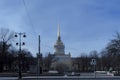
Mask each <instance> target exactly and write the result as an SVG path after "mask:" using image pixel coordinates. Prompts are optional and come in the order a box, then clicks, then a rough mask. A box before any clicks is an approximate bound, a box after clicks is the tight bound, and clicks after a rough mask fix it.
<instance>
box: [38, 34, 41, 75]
mask: <svg viewBox="0 0 120 80" xmlns="http://www.w3.org/2000/svg"><path fill="white" fill-rule="evenodd" d="M40 56H41V54H40V35H39V36H38V54H37V58H38V59H37V60H38V76H39V74H40Z"/></svg>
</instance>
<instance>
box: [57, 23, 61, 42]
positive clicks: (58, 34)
mask: <svg viewBox="0 0 120 80" xmlns="http://www.w3.org/2000/svg"><path fill="white" fill-rule="evenodd" d="M57 36H58V40H60V24H59V23H58V33H57Z"/></svg>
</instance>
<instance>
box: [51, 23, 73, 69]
mask: <svg viewBox="0 0 120 80" xmlns="http://www.w3.org/2000/svg"><path fill="white" fill-rule="evenodd" d="M54 49H55V51H54V58H53V60H52V65H51V68H52V69H56V68H57V65H58V64H64V65H66V66H67V67H68V69H69V70H71V69H72V60H71V54H70V53H68V54H65V45H64V44H63V42H62V40H61V36H60V26H59V25H58V34H57V41H56V43H55V44H54Z"/></svg>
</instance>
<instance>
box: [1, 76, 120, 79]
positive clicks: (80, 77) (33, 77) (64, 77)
mask: <svg viewBox="0 0 120 80" xmlns="http://www.w3.org/2000/svg"><path fill="white" fill-rule="evenodd" d="M0 80H18V78H17V77H0ZM22 80H120V76H115V77H114V76H97V77H96V78H94V76H39V77H36V76H27V77H23V78H22Z"/></svg>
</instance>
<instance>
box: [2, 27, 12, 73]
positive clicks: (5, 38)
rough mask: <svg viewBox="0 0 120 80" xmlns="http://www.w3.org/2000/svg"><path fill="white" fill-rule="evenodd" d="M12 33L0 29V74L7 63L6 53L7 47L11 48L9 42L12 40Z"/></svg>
mask: <svg viewBox="0 0 120 80" xmlns="http://www.w3.org/2000/svg"><path fill="white" fill-rule="evenodd" d="M13 35H14V33H13V32H12V31H10V30H9V29H5V28H1V29H0V43H1V44H0V45H1V47H0V48H1V49H0V50H1V51H0V57H1V58H0V72H2V71H3V68H4V66H6V64H5V63H6V62H7V59H6V58H7V53H8V52H7V51H8V49H9V47H10V46H11V44H10V42H11V41H12V40H13V38H14V36H13Z"/></svg>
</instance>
